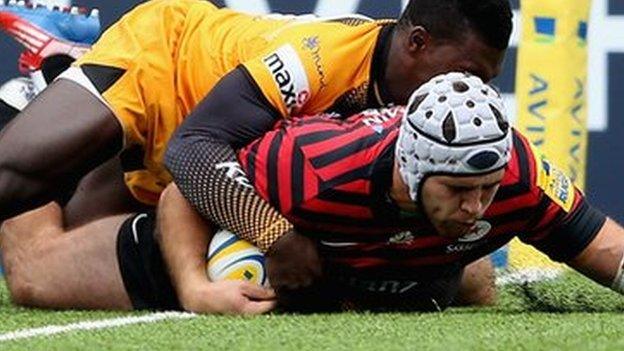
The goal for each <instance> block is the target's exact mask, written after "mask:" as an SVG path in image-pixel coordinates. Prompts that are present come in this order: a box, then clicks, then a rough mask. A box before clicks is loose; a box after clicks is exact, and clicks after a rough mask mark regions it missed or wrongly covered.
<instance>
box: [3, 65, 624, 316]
mask: <svg viewBox="0 0 624 351" xmlns="http://www.w3.org/2000/svg"><path fill="white" fill-rule="evenodd" d="M462 76H463V75H460V77H462ZM451 78H453V77H451ZM456 78H457V77H456V76H454V78H453V79H456ZM462 79H464V78H462ZM468 79H471V78H468ZM457 86H458V87H459V88H461V85H459V84H458V85H457ZM441 90H442V91H443V90H444V89H441ZM460 90H461V89H460ZM473 90H474V88H473ZM482 91H485V92H486V93H488V94H492V93H493V90H491V89H490V90H489V91H488V90H486V89H484V90H482ZM478 94H480V93H478ZM433 95H434V94H433V93H429V94H427V95H422V96H424V97H423V98H422V99H421V95H418V92H417V93H415V96H414V98H413V101H412V103H411V105H410V108H408V109H405V108H402V107H396V108H391V109H380V110H368V111H365V112H362V113H360V114H358V115H355V116H352V117H350V118H347V119H332V118H331V117H332V116H328V115H322V116H313V117H306V118H295V119H292V120H285V121H281V122H280V123H278V125H276V127H275V129H274V130H273V131H271V132H270V133H268V134H267V135H265V136H264V137H263V138H260V139H258V140H256V141H255V142H254V143H252V144H250V145H249V146H247V147H246V148H244V149H242V150H240V151H239V153H238V158H239V161H240V163H241V164H242V165H243V168H244V170H245V171H246V173H247V174H248V177H244V176H243V175H241V174H238V173H236V171H235V169H232V170H231V171H232V172H230V176H231V177H232V178H233V179H237V181H240V182H241V183H245V184H246V186H249V185H252V186H253V187H254V188H255V189H256V191H257V192H258V193H259V194H260V195H261V196H262V197H263V198H265V199H266V200H267V201H269V202H270V203H271V204H272V205H273V206H275V207H276V208H278V209H279V210H280V211H281V213H282V214H283V215H284V216H285V217H286V218H288V220H289V221H291V222H292V223H294V224H295V225H296V226H297V228H298V230H299V231H300V232H302V233H305V235H306V236H307V237H309V238H311V239H312V240H314V241H315V242H317V243H318V247H319V250H320V253H321V257H322V258H323V261H324V268H325V269H324V273H325V276H324V279H323V280H322V281H321V282H320V283H319V285H317V286H315V288H314V289H313V290H310V291H307V293H309V294H308V295H304V297H305V300H304V302H302V304H301V305H300V306H304V307H307V308H340V307H344V306H345V304H346V305H347V306H351V307H362V308H373V309H376V308H410V309H438V308H444V307H445V306H447V305H448V304H449V303H450V301H451V300H452V299H453V297H454V296H455V294H456V291H457V285H458V279H459V278H460V277H461V272H462V269H463V267H465V266H466V265H467V264H468V263H470V262H472V261H474V260H476V259H478V258H480V257H483V256H485V255H487V254H488V253H490V252H492V251H494V250H496V249H497V248H498V247H500V246H502V245H504V244H505V243H506V242H508V241H509V240H511V239H512V238H513V237H515V236H519V237H520V238H521V239H522V240H523V241H525V242H526V243H529V244H531V245H534V246H535V247H537V248H538V249H539V250H541V251H542V252H544V253H546V254H547V255H549V256H550V257H551V258H552V259H554V260H557V261H561V262H566V263H568V264H570V265H572V266H573V267H575V268H577V269H579V270H580V271H582V272H590V271H591V269H594V268H595V272H598V273H595V272H594V273H587V275H589V276H590V277H591V278H593V279H595V280H598V281H599V282H602V283H603V284H604V283H608V282H609V280H610V279H613V276H616V278H617V276H619V275H616V273H615V272H614V271H613V268H614V267H615V268H616V270H617V262H613V260H612V258H613V257H612V256H615V257H618V255H620V254H621V253H622V252H624V250H622V249H624V240H622V239H624V238H619V239H614V238H613V233H615V234H618V233H619V234H622V232H623V231H622V229H621V228H620V227H618V226H617V225H615V224H614V223H612V222H610V221H607V222H605V216H604V215H603V214H601V213H600V212H598V211H597V210H595V209H594V208H592V207H591V206H590V205H589V204H588V203H587V202H586V200H585V198H584V196H583V194H582V193H581V192H580V191H578V190H577V189H576V188H574V186H573V184H572V183H571V182H570V181H569V179H568V178H567V177H566V176H565V175H563V173H561V171H559V170H558V169H557V168H556V167H555V166H554V165H552V164H551V163H550V162H549V161H548V160H547V159H546V158H544V157H543V156H542V155H541V154H540V153H539V152H538V151H537V150H536V149H534V148H533V147H532V146H531V145H530V144H529V143H528V142H527V141H526V139H525V138H523V137H522V136H521V135H520V134H519V133H517V132H516V131H514V130H512V129H510V128H509V126H508V125H507V124H506V122H505V121H504V119H503V118H502V117H501V116H500V114H497V112H498V111H499V108H500V106H499V105H497V101H498V100H497V99H496V98H493V99H492V98H490V99H489V100H486V102H485V103H484V102H478V101H477V105H478V106H476V107H474V106H473V107H474V108H476V109H477V111H479V112H478V117H474V114H472V113H469V116H470V118H471V119H469V122H470V123H471V125H474V126H476V127H477V129H476V130H481V132H480V134H474V133H472V132H471V130H470V128H472V127H471V125H468V126H466V125H463V126H462V124H461V123H462V120H463V119H464V116H463V115H462V110H461V108H462V107H461V104H460V106H459V107H457V105H455V106H456V107H454V109H451V113H448V114H447V113H446V112H444V111H446V110H444V109H445V108H446V107H445V106H446V105H445V104H444V103H443V102H442V103H438V104H437V105H435V103H433V105H429V107H426V106H427V104H430V101H429V100H432V99H433V101H438V102H439V101H442V99H438V97H437V96H433ZM431 96H433V97H431ZM428 98H429V100H427V99H428ZM451 99H452V97H451ZM478 99H479V97H477V100H478ZM420 100H422V101H420ZM423 101H424V102H423ZM469 101H470V100H469ZM421 103H422V105H423V106H425V108H424V110H425V111H426V112H423V113H424V115H425V118H422V119H421V118H419V115H418V113H419V112H418V111H419V110H418V105H419V104H421ZM466 105H467V106H471V105H472V104H471V103H469V102H467V103H466ZM413 106H416V108H415V109H414V111H413V110H412V107H413ZM431 106H434V107H431ZM438 107H439V108H441V109H440V111H443V112H444V113H432V115H429V113H428V112H429V111H436V108H438ZM481 107H485V108H486V109H485V110H480V108H481ZM427 109H429V110H427ZM488 109H489V110H488ZM406 111H409V118H408V117H407V116H406V113H407V112H406ZM427 115H429V116H430V117H426V116H427ZM449 116H450V117H449ZM426 118H428V120H429V121H430V122H432V123H434V122H436V121H435V120H436V119H437V120H439V121H443V124H442V125H443V126H444V128H443V129H442V132H440V133H439V134H440V135H442V136H443V138H445V140H446V142H445V143H443V142H442V140H439V139H436V136H435V133H434V132H432V131H433V130H434V129H435V128H433V127H431V128H429V127H427V126H425V127H423V128H421V129H413V130H412V129H410V128H413V126H416V127H418V126H417V125H416V124H413V123H417V122H418V121H421V120H424V119H426ZM414 121H416V122H414ZM434 124H435V123H434ZM451 126H453V127H451ZM482 126H483V129H479V128H481V127H482ZM486 127H487V128H490V129H489V130H485V129H484V128H486ZM427 128H429V129H427ZM483 135H487V138H482V139H479V138H481V136H483ZM405 138H409V139H407V141H408V144H409V145H412V144H416V145H418V144H417V141H418V140H422V139H423V138H424V139H426V140H425V141H424V142H425V144H426V145H427V147H426V148H425V150H426V152H429V155H428V156H427V157H425V156H424V155H425V154H423V153H422V152H419V151H418V150H412V151H410V150H405V145H406V144H405ZM432 140H434V141H432ZM449 140H450V141H449ZM436 143H437V144H438V145H436ZM444 148H448V150H446V151H444ZM436 150H437V151H436ZM454 150H455V151H457V150H460V153H458V154H457V155H459V156H454V155H453V152H454ZM408 158H412V159H413V160H417V161H418V162H421V163H422V162H424V164H420V165H419V166H418V167H416V168H414V169H413V170H412V171H410V172H408V173H409V174H417V173H419V172H420V173H423V174H424V177H423V178H422V180H420V181H416V182H413V181H412V180H410V178H407V180H405V179H403V178H402V175H403V174H404V173H406V171H404V170H402V167H404V166H405V165H406V164H408ZM464 161H465V163H464ZM428 167H429V168H430V169H432V170H433V171H432V170H429V171H427V168H428ZM435 167H438V168H435ZM469 167H472V169H471V168H469ZM444 169H446V171H444ZM419 182H420V183H421V184H420V185H419V186H418V187H416V188H410V187H408V185H410V184H416V185H418V184H417V183H419ZM408 189H409V190H410V191H411V190H412V189H414V190H415V191H416V192H417V194H418V196H417V197H413V196H411V195H410V196H409V197H407V196H406V195H401V193H407V192H408ZM172 191H174V192H177V190H175V188H174V190H172ZM178 194H179V193H178ZM170 198H171V191H170V192H169V193H168V194H166V195H165V196H164V199H163V203H161V211H162V213H165V215H164V216H163V217H162V218H161V219H163V222H161V232H162V233H161V235H162V236H163V245H171V244H172V243H176V242H177V241H178V240H186V239H184V238H185V235H186V234H187V232H190V231H193V229H192V228H189V224H188V223H187V219H186V217H179V216H177V215H174V216H171V215H169V217H170V218H167V217H168V216H167V215H166V214H167V213H168V211H170V209H167V207H171V204H170V203H169V199H170ZM177 198H178V200H177V201H179V199H181V196H179V195H177ZM456 201H458V202H457V203H456ZM181 206H182V207H184V208H187V207H188V204H184V202H183V203H182V205H181ZM163 208H164V209H163ZM449 208H451V209H452V210H450V211H449V210H448V209H449ZM183 212H184V211H183ZM187 212H188V210H187ZM174 213H175V212H174ZM441 213H442V214H441ZM186 215H188V213H187V214H186ZM192 217H193V216H191V218H192ZM194 218H195V221H197V218H198V217H197V216H196V214H195V217H194ZM22 221H23V222H24V221H27V219H24V220H22ZM154 221H155V218H154V217H153V216H148V215H144V214H140V215H136V216H131V217H129V218H117V219H115V226H114V228H120V230H119V236H118V239H117V240H118V241H117V244H116V245H117V256H115V255H114V254H113V253H110V252H109V254H108V259H109V260H111V261H113V262H114V263H112V264H111V263H109V265H117V264H118V266H119V269H120V271H121V277H118V275H119V273H118V271H115V272H112V273H111V274H110V275H111V276H115V277H117V279H118V280H121V279H123V283H124V286H119V284H118V285H117V289H116V293H117V295H116V296H117V297H119V296H121V297H123V298H122V299H119V300H115V301H114V302H115V303H117V304H120V303H121V302H119V301H126V305H123V307H125V308H129V307H130V306H134V307H135V308H176V307H180V306H179V305H178V301H177V298H176V295H175V294H176V292H177V294H178V296H180V299H184V295H185V292H184V290H179V288H178V287H177V286H176V285H177V284H179V283H180V281H179V280H176V279H179V277H176V276H172V279H173V283H174V284H173V285H174V286H176V289H174V287H172V286H171V285H170V284H169V281H168V277H167V274H166V273H165V269H164V267H163V263H162V258H161V256H160V250H159V248H158V245H157V244H156V242H155V241H154V238H153V237H152V232H153V231H154ZM18 222H19V220H18ZM189 222H192V221H189ZM163 223H164V224H163ZM95 228H96V229H97V227H95ZM449 228H450V229H449ZM605 228H607V229H605ZM200 229H201V230H207V228H205V227H202V226H200ZM100 230H101V224H100ZM83 231H85V232H87V233H88V232H89V230H87V229H83ZM89 234H91V233H89ZM619 234H618V235H619ZM75 235H76V234H75ZM616 236H617V235H616ZM68 237H70V236H69V235H64V238H68ZM605 237H606V238H607V239H609V240H611V242H610V243H609V245H612V246H611V247H609V245H605ZM103 238H104V237H103ZM104 239H105V240H106V241H108V242H110V241H112V240H113V239H114V238H113V236H112V235H111V233H107V236H106V237H105V238H104ZM104 239H103V240H104ZM206 240H207V239H206V238H205V237H204V239H203V242H199V243H198V245H199V246H202V247H203V248H205V247H206ZM70 242H71V240H67V244H69V243H70ZM620 244H621V245H622V246H621V247H619V246H618V245H620ZM596 245H598V246H599V248H598V249H597V248H596ZM57 247H58V246H57ZM89 247H90V248H92V249H93V250H95V249H97V245H91V246H89ZM605 247H607V248H608V250H609V252H608V253H605V252H601V250H604V248H605ZM614 247H617V248H618V249H614ZM68 250H70V251H71V252H72V253H73V254H72V259H75V257H76V256H78V255H84V254H85V250H84V248H82V249H81V248H80V247H79V246H77V245H74V246H72V248H71V249H69V248H68ZM618 250H619V251H618ZM57 251H58V249H57ZM97 252H99V254H100V255H101V254H102V253H103V252H106V250H99V251H97ZM597 253H598V254H599V255H597ZM9 254H10V255H14V253H12V252H9ZM65 254H66V255H67V252H65ZM600 255H603V256H602V258H600V260H602V261H601V263H598V264H597V263H596V262H595V261H593V260H595V259H596V257H601V256H600ZM26 256H32V257H37V256H36V255H26ZM191 256H192V255H191ZM170 258H171V257H168V256H166V254H165V259H170ZM606 258H608V260H607V263H606V265H605V264H604V260H605V259H606ZM617 259H619V257H618V258H617ZM117 260H118V263H117ZM178 263H179V262H178ZM22 264H23V265H25V266H26V267H28V264H27V263H24V262H22ZM174 264H176V262H174ZM184 264H187V267H188V266H189V265H190V266H191V267H192V266H193V265H194V264H198V265H200V266H202V267H203V265H204V263H203V256H201V257H199V259H198V260H195V259H193V258H192V257H190V258H189V261H187V262H184ZM601 265H603V266H601ZM102 266H106V264H102V262H99V261H98V267H102ZM605 267H606V268H605ZM62 268H63V272H64V274H66V273H67V269H68V267H67V266H63V267H62ZM82 268H84V267H82ZM588 268H589V269H588ZM202 270H203V268H202ZM19 271H20V272H24V273H23V274H32V273H29V272H28V270H27V269H24V268H22V269H20V270H19ZM605 272H606V273H605ZM46 273H47V274H48V275H50V274H51V275H52V276H54V274H53V272H50V271H48V272H46ZM202 274H203V275H204V277H203V278H201V279H205V273H202ZM16 275H17V273H13V275H12V276H11V277H9V281H12V280H14V279H16ZM47 279H48V280H50V278H47ZM111 279H112V278H111ZM29 280H30V281H37V280H36V279H29ZM65 280H67V278H65ZM616 280H617V279H616ZM39 284H42V283H39ZM95 285H97V288H98V289H99V290H98V291H107V290H106V289H111V288H110V286H105V287H102V286H101V285H102V283H100V284H99V285H98V284H95ZM81 286H83V287H82V288H81V289H85V288H84V284H82V285H81ZM89 289H95V287H93V288H89ZM73 293H74V294H76V291H75V290H74V291H73ZM85 295H88V294H86V293H85ZM111 296H114V294H111ZM211 298H214V295H212V296H211ZM111 300H113V299H112V297H111V298H110V299H104V300H103V299H98V301H97V302H93V304H96V303H99V304H102V303H103V301H111ZM50 301H51V300H50V299H45V298H44V297H40V298H39V300H38V301H37V302H36V304H37V305H39V306H41V305H43V306H57V305H55V304H54V303H53V302H50ZM130 303H131V304H130ZM81 306H82V307H84V305H81ZM97 306H101V305H97ZM182 307H183V308H185V309H190V310H194V311H203V312H205V311H207V310H209V311H213V312H214V311H221V310H219V309H214V305H211V307H210V308H212V309H208V308H206V307H205V305H201V304H200V305H199V307H198V305H196V304H188V303H183V305H182ZM203 308H206V309H203Z"/></svg>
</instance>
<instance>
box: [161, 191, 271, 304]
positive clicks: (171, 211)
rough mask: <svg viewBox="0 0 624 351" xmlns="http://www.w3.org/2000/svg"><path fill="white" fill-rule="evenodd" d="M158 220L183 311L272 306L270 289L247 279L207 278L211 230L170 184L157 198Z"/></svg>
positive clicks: (163, 246) (164, 254) (167, 259)
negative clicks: (212, 280)
mask: <svg viewBox="0 0 624 351" xmlns="http://www.w3.org/2000/svg"><path fill="white" fill-rule="evenodd" d="M157 220H158V229H157V233H158V235H157V238H158V240H159V243H160V246H161V250H162V253H163V256H164V258H165V260H166V261H167V262H168V264H169V268H170V275H171V280H172V283H173V286H174V288H175V289H176V292H177V294H178V298H179V300H180V304H181V305H182V307H183V308H184V309H185V310H187V311H191V312H197V313H228V314H230V313H237V314H238V313H244V314H258V313H265V312H268V311H270V310H271V309H273V307H274V306H275V301H274V297H275V296H274V293H273V291H272V290H270V289H266V288H263V287H260V286H258V285H256V284H253V283H250V282H246V281H220V282H210V281H209V280H208V277H207V275H206V248H207V247H208V242H209V240H210V238H211V237H212V230H211V228H210V227H209V226H208V225H207V224H206V222H205V221H204V220H203V219H202V217H201V216H199V214H198V213H197V212H196V211H195V210H193V208H192V207H191V206H190V205H189V203H188V202H187V201H186V199H185V198H184V197H183V196H182V194H181V193H180V192H179V190H178V188H177V187H176V186H175V184H173V183H172V184H171V185H169V186H168V187H167V189H165V191H164V192H163V194H162V196H161V198H160V202H159V206H158V219H157Z"/></svg>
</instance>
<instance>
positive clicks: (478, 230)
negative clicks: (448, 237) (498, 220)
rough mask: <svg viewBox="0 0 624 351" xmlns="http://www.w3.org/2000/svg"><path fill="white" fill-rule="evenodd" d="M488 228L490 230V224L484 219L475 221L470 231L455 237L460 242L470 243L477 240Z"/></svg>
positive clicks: (485, 233) (487, 231)
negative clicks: (473, 227)
mask: <svg viewBox="0 0 624 351" xmlns="http://www.w3.org/2000/svg"><path fill="white" fill-rule="evenodd" d="M490 230H492V225H491V224H490V223H488V222H486V221H477V223H476V224H475V229H474V230H473V231H472V233H469V234H466V235H464V236H462V237H461V238H459V239H457V241H459V242H461V243H471V242H474V241H477V240H480V239H481V238H483V237H484V236H486V235H487V234H488V233H489V232H490Z"/></svg>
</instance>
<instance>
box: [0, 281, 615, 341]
mask: <svg viewBox="0 0 624 351" xmlns="http://www.w3.org/2000/svg"><path fill="white" fill-rule="evenodd" d="M622 312H624V298H622V297H620V296H619V295H616V294H615V293H612V292H610V291H609V290H607V289H603V288H600V287H598V286H596V285H595V284H593V283H589V282H587V281H585V280H584V279H583V278H581V277H579V276H578V275H576V274H566V275H565V276H564V277H563V278H559V279H556V280H552V281H548V282H541V283H531V284H528V285H519V284H510V285H506V286H505V287H503V288H502V289H501V295H500V303H499V304H498V306H496V307H491V308H485V309H476V308H451V309H449V310H447V311H445V312H443V313H433V314H414V313H411V314H410V313H387V314H370V313H341V314H324V315H323V314H317V315H277V314H274V315H265V316H258V317H225V316H195V315H188V314H170V315H167V314H165V315H162V314H153V313H107V312H81V311H72V312H57V311H41V310H29V309H23V308H17V307H15V306H12V305H11V303H10V301H9V297H8V293H7V290H6V287H5V286H4V283H2V284H1V288H0V318H1V319H0V321H1V322H0V350H96V349H101V350H180V349H188V350H200V349H201V350H208V349H210V350H226V349H227V350H297V351H303V350H384V351H389V350H417V349H422V350H445V351H448V350H622V349H624V338H623V337H622V336H623V335H624V315H623V313H622ZM140 318H143V319H145V321H143V323H135V324H127V325H122V326H117V327H114V326H111V325H114V324H123V323H134V322H137V321H139V320H140ZM159 318H162V319H161V320H158V319H159ZM86 322H89V323H90V324H89V323H86ZM36 328H40V329H36ZM41 328H44V329H41ZM55 328H56V329H55ZM59 328H60V329H59ZM63 328H64V329H63ZM17 331H20V332H18V333H16V332H17ZM38 333H43V334H46V335H38Z"/></svg>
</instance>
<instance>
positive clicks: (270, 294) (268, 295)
mask: <svg viewBox="0 0 624 351" xmlns="http://www.w3.org/2000/svg"><path fill="white" fill-rule="evenodd" d="M241 289H242V291H243V294H245V296H246V297H247V298H249V299H252V300H272V299H275V291H274V290H273V289H270V288H265V287H262V286H260V285H257V284H255V283H250V282H243V284H242V285H241Z"/></svg>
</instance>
